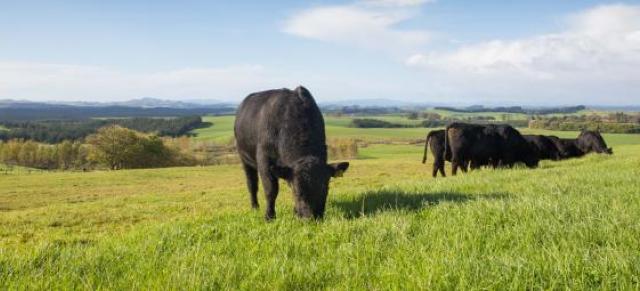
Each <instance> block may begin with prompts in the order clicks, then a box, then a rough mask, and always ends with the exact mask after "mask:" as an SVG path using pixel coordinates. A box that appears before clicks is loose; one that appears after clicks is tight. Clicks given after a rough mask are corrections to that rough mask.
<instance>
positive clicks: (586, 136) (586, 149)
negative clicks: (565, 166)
mask: <svg viewBox="0 0 640 291" xmlns="http://www.w3.org/2000/svg"><path fill="white" fill-rule="evenodd" d="M553 141H554V143H555V144H556V146H558V148H559V149H560V151H561V152H562V153H563V159H568V158H577V157H582V156H584V155H586V154H588V153H599V154H609V155H610V154H613V149H611V148H607V143H606V142H605V141H604V138H602V135H600V133H599V132H597V131H591V130H583V131H582V132H580V134H579V135H578V138H556V139H554V140H553Z"/></svg>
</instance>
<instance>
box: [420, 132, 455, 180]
mask: <svg viewBox="0 0 640 291" xmlns="http://www.w3.org/2000/svg"><path fill="white" fill-rule="evenodd" d="M427 148H429V149H431V154H432V155H433V173H432V175H433V177H434V178H435V177H437V176H438V172H440V175H442V177H446V176H447V175H446V174H445V172H444V161H445V160H446V161H449V162H450V161H451V153H450V151H446V149H445V144H444V129H441V130H432V131H430V132H429V134H427V138H426V139H425V142H424V154H423V156H422V163H423V164H424V163H426V162H427ZM465 170H466V168H465Z"/></svg>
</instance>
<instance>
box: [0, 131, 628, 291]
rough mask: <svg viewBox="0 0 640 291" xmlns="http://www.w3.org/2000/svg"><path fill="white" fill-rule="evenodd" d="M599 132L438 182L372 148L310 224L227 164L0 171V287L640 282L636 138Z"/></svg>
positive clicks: (403, 158) (412, 159) (284, 198)
mask: <svg viewBox="0 0 640 291" xmlns="http://www.w3.org/2000/svg"><path fill="white" fill-rule="evenodd" d="M217 124H218V125H220V124H222V123H217ZM330 137H332V136H331V135H330ZM609 142H610V143H611V144H612V145H613V146H614V148H615V149H616V155H614V156H612V157H606V156H589V157H586V158H584V159H579V160H571V161H564V162H559V163H553V162H544V163H543V164H542V167H541V168H540V169H537V170H523V169H515V170H499V171H492V170H483V171H477V172H474V173H471V174H468V175H461V176H458V177H454V178H446V179H435V180H434V179H431V178H430V177H429V176H428V173H429V172H430V171H429V170H430V168H429V166H424V165H422V164H420V163H419V160H420V157H419V156H420V153H421V148H420V147H419V146H410V145H403V146H391V145H374V146H370V147H367V148H363V149H362V155H363V156H364V157H366V158H367V159H363V160H357V161H353V162H352V167H351V168H350V170H349V171H348V172H347V173H346V175H345V177H343V178H341V179H338V180H335V181H334V182H333V183H332V190H331V194H330V197H329V202H328V203H329V205H328V210H327V211H328V212H327V217H326V219H325V221H323V222H321V223H314V222H304V221H299V220H298V219H295V218H294V217H293V213H292V211H291V209H292V198H291V193H290V191H289V189H288V187H286V186H285V185H284V184H283V185H282V188H281V189H283V191H282V192H281V194H280V197H279V200H278V206H277V210H278V219H277V220H276V221H275V222H273V223H265V222H264V221H263V220H262V213H261V212H254V211H251V210H249V207H248V206H249V202H248V198H247V193H246V190H245V185H244V181H243V178H242V173H241V171H240V169H239V167H238V166H237V165H231V166H216V167H204V168H201V167H196V168H173V169H155V170H132V171H119V172H91V173H60V172H57V173H47V172H42V173H27V172H18V173H14V174H9V175H4V176H2V175H0V289H7V288H9V289H14V288H17V289H22V288H24V287H32V288H34V287H35V288H43V289H44V288H64V289H68V288H72V287H75V288H85V289H96V288H110V289H132V288H133V289H149V288H153V289H183V288H186V289H193V288H195V287H198V288H211V289H220V288H234V289H236V288H240V289H270V290H271V289H274V288H278V289H296V290H297V289H301V288H302V287H306V288H336V289H406V288H427V289H451V288H453V287H458V288H462V289H470V288H471V287H475V288H491V289H506V288H513V289H524V288H527V289H533V288H556V289H560V288H571V289H583V288H587V287H605V288H622V289H630V288H638V282H640V278H639V275H638V274H640V251H639V249H638V245H640V224H639V221H640V196H639V195H638V194H640V193H638V191H639V190H638V189H640V181H639V180H638V179H637V177H638V176H639V175H640V168H639V167H638V166H640V136H632V135H616V138H609ZM261 202H262V200H261Z"/></svg>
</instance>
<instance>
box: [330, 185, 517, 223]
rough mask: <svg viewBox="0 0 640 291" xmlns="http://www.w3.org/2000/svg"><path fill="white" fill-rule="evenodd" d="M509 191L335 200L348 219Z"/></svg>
mask: <svg viewBox="0 0 640 291" xmlns="http://www.w3.org/2000/svg"><path fill="white" fill-rule="evenodd" d="M507 197H509V194H507V193H492V194H464V193H456V192H435V193H406V192H404V191H401V190H382V191H371V192H364V193H362V194H360V195H358V196H357V197H355V198H352V199H350V200H340V201H335V202H334V203H333V204H334V205H336V206H337V207H338V209H340V211H341V212H342V213H343V216H344V217H345V218H347V219H354V218H359V217H363V216H370V215H375V214H376V213H380V212H384V211H398V210H405V211H419V210H421V209H423V208H426V207H429V206H434V205H437V204H439V203H440V202H454V203H467V202H469V201H473V200H478V199H504V198H507Z"/></svg>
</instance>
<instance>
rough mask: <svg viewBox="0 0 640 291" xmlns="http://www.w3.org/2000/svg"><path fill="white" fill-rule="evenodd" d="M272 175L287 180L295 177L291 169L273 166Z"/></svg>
mask: <svg viewBox="0 0 640 291" xmlns="http://www.w3.org/2000/svg"><path fill="white" fill-rule="evenodd" d="M271 173H272V174H273V175H274V176H276V177H278V178H282V179H285V180H289V179H291V177H292V176H293V170H292V169H291V168H289V167H281V166H271Z"/></svg>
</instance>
